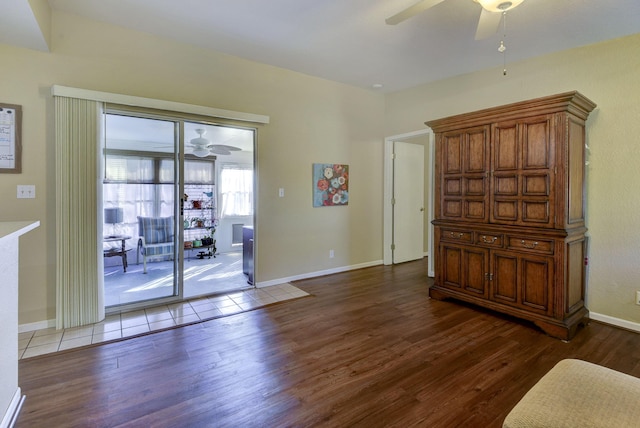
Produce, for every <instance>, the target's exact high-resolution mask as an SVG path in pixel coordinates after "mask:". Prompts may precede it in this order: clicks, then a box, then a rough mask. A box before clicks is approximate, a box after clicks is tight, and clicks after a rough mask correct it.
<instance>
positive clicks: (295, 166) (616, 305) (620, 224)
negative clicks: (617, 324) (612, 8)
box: [0, 12, 640, 324]
mask: <svg viewBox="0 0 640 428" xmlns="http://www.w3.org/2000/svg"><path fill="white" fill-rule="evenodd" d="M51 40H52V52H51V53H43V52H38V51H32V50H27V49H20V48H14V47H11V46H6V45H0V58H2V79H0V94H2V98H1V99H0V102H5V103H12V104H20V105H22V107H23V115H24V120H23V172H22V174H19V175H9V174H2V175H0V199H1V200H2V201H4V202H3V203H2V209H1V210H0V221H10V220H40V221H41V227H40V228H38V229H36V230H35V231H33V232H31V233H30V234H29V235H28V236H27V237H25V239H24V240H23V242H21V246H20V257H21V261H20V263H21V265H20V307H19V317H20V323H21V324H25V323H33V322H40V321H44V320H47V319H52V318H54V316H55V271H54V265H55V251H54V248H55V234H54V222H55V198H56V191H55V187H54V177H55V173H54V164H53V154H54V152H53V109H52V99H51V96H50V87H51V85H53V84H60V85H65V86H72V87H79V88H86V89H92V90H98V91H105V92H114V93H123V94H129V95H136V96H143V97H149V98H157V99H164V100H170V101H178V102H185V103H190V104H198V105H205V106H211V107H217V108H224V109H230V110H237V111H245V112H251V113H257V114H264V115H269V116H270V117H271V123H270V124H268V125H261V126H259V132H258V139H259V142H258V169H259V171H258V175H259V197H258V223H257V231H258V240H257V244H258V248H257V251H258V257H257V280H258V281H270V280H275V279H279V278H286V277H290V276H295V275H301V274H306V273H310V272H319V271H323V270H327V269H332V268H338V267H343V266H351V265H357V264H360V263H370V262H375V261H379V260H381V258H382V188H383V176H382V165H383V159H382V156H383V139H384V136H388V135H398V134H403V133H407V132H411V131H415V130H419V129H422V128H423V127H424V125H423V123H424V121H425V120H428V119H434V118H439V117H444V116H448V115H451V114H456V113H462V112H467V111H472V110H476V109H479V108H485V107H490V106H495V105H501V104H504V103H509V102H514V101H520V100H525V99H530V98H536V97H540V96H544V95H550V94H554V93H558V92H563V91H569V90H574V89H577V90H579V91H580V92H582V93H583V94H584V95H586V96H587V97H589V98H591V99H592V100H593V101H595V102H596V103H597V104H598V108H597V110H596V111H595V112H594V113H592V115H591V117H590V120H589V122H588V132H589V137H588V141H589V145H590V147H591V156H590V165H589V169H588V174H589V177H588V187H589V189H588V191H589V196H588V226H589V229H590V234H591V236H592V242H591V255H590V257H591V258H590V277H589V286H588V302H587V303H588V307H589V309H590V310H591V311H593V312H596V313H600V314H603V315H606V316H611V317H617V318H620V319H623V320H628V321H632V322H636V323H637V322H640V306H636V305H634V298H635V290H636V289H640V285H638V278H640V263H638V260H637V256H636V254H637V253H638V250H639V249H640V248H639V247H640V245H639V244H638V242H640V232H639V229H638V227H637V218H638V215H637V212H638V211H640V197H638V196H634V195H635V193H633V188H632V186H633V184H635V183H637V181H638V179H637V164H638V161H640V150H638V148H637V147H638V141H637V140H638V137H637V136H638V135H640V107H639V105H640V104H639V103H638V99H640V82H639V80H638V79H637V70H638V69H640V35H637V36H632V37H627V38H624V39H620V40H616V41H612V42H608V43H604V44H599V45H594V46H589V47H585V48H580V49H575V50H571V51H568V52H562V53H560V54H554V55H549V56H545V57H541V58H538V59H535V60H530V61H525V62H521V63H514V64H509V66H508V68H509V75H508V76H507V77H503V76H502V73H501V67H499V64H497V67H496V68H495V69H493V70H489V71H484V72H478V73H473V74H469V75H464V76H459V77H456V78H452V79H447V80H443V81H439V82H436V83H433V84H428V85H424V86H420V87H418V88H413V89H411V90H407V91H403V92H399V93H395V94H390V95H388V96H386V97H383V96H382V95H379V94H376V93H374V92H370V91H367V90H362V89H358V88H354V87H349V86H345V85H341V84H337V83H334V82H330V81H326V80H322V79H318V78H313V77H309V76H305V75H301V74H298V73H293V72H288V71H285V70H282V69H278V68H275V67H270V66H266V65H261V64H256V63H252V62H249V61H245V60H242V59H238V58H235V57H231V56H228V55H224V54H216V53H211V52H207V51H204V50H201V49H198V48H194V47H190V46H186V45H181V44H177V43H173V42H169V41H166V40H162V39H159V38H156V37H153V36H150V35H146V34H143V33H137V32H133V31H128V30H123V29H119V28H116V27H113V26H108V25H104V24H101V23H97V22H92V21H87V20H85V19H83V18H79V17H74V16H70V15H66V14H63V13H57V12H55V13H54V14H53V25H52V38H51ZM497 62H499V58H498V59H497ZM385 119H386V120H385ZM385 123H386V128H383V124H385ZM314 162H339V163H348V164H349V165H350V168H351V188H350V194H351V197H350V202H349V206H348V207H334V208H315V209H314V208H312V204H311V182H310V181H311V164H312V163H314ZM17 184H35V185H36V188H37V198H36V199H16V185H17ZM280 187H284V188H285V192H286V193H285V194H286V197H285V198H278V197H277V193H278V188H280ZM329 249H334V250H335V258H334V259H329V257H328V252H329V251H328V250H329Z"/></svg>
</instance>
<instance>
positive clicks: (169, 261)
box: [102, 108, 255, 309]
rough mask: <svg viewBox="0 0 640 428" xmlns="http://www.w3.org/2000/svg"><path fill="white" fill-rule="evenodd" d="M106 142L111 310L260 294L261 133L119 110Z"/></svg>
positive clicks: (111, 115) (111, 117)
mask: <svg viewBox="0 0 640 428" xmlns="http://www.w3.org/2000/svg"><path fill="white" fill-rule="evenodd" d="M105 141H106V143H105V147H104V156H103V158H104V162H103V166H104V176H103V179H102V182H103V183H102V189H103V198H102V200H103V207H102V208H103V210H104V211H103V212H104V238H103V253H104V284H105V287H104V288H105V306H106V307H107V308H111V309H115V308H122V307H123V306H124V307H136V306H147V305H149V304H150V302H152V301H153V302H158V299H160V300H161V301H163V302H170V301H178V300H181V299H184V298H189V297H195V296H203V295H211V294H217V293H223V292H228V291H235V290H240V289H243V288H248V287H252V286H253V282H252V279H253V264H251V269H248V268H247V267H246V266H247V259H248V258H250V259H251V261H252V260H253V254H252V251H253V240H252V241H251V249H250V250H251V253H250V254H249V253H248V249H249V247H248V246H247V247H245V246H244V244H243V241H242V234H243V230H246V229H251V230H252V228H253V219H254V209H253V206H254V202H253V201H254V198H255V195H254V193H255V192H254V180H253V174H254V145H255V129H248V128H241V127H234V126H229V125H217V124H210V123H202V122H197V121H185V120H182V119H179V118H176V119H175V120H173V119H172V118H170V117H169V118H166V117H164V116H162V117H156V116H152V115H146V116H145V115H143V114H141V113H139V112H128V111H126V110H123V111H121V110H117V109H115V108H112V109H108V110H107V114H106V115H105ZM243 247H245V248H244V251H243Z"/></svg>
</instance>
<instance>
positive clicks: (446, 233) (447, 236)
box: [440, 229, 473, 244]
mask: <svg viewBox="0 0 640 428" xmlns="http://www.w3.org/2000/svg"><path fill="white" fill-rule="evenodd" d="M440 239H441V240H442V241H449V242H461V243H465V244H471V243H472V242H473V232H469V231H464V230H455V229H442V230H441V232H440Z"/></svg>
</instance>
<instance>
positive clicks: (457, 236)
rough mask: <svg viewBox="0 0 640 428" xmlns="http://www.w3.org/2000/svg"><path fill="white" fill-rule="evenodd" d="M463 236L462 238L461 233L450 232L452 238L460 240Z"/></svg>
mask: <svg viewBox="0 0 640 428" xmlns="http://www.w3.org/2000/svg"><path fill="white" fill-rule="evenodd" d="M463 236H464V233H463V232H458V233H454V232H451V237H452V238H462V237H463Z"/></svg>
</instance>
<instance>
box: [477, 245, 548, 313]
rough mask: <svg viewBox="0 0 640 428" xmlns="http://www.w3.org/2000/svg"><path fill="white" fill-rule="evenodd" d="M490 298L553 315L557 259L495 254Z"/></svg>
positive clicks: (528, 255) (525, 254) (492, 260)
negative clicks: (554, 263) (554, 262)
mask: <svg viewBox="0 0 640 428" xmlns="http://www.w3.org/2000/svg"><path fill="white" fill-rule="evenodd" d="M491 272H492V273H493V275H492V276H491V291H490V298H491V300H494V301H496V302H500V303H504V304H507V305H510V306H515V307H519V308H523V309H526V310H527V311H529V312H537V313H541V314H544V315H550V314H551V313H552V312H553V306H552V305H553V296H552V291H553V289H554V288H553V275H554V270H553V257H547V256H539V255H534V254H527V253H517V252H505V251H493V252H492V254H491Z"/></svg>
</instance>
